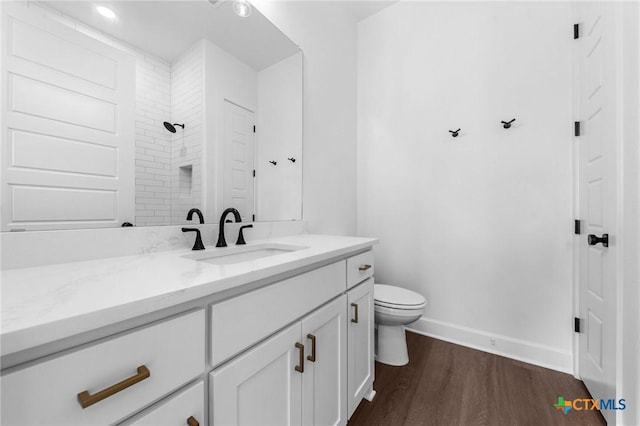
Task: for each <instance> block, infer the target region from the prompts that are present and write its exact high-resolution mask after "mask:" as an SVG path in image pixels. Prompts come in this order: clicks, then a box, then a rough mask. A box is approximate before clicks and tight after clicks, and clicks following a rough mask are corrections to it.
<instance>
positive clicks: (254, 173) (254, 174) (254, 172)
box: [253, 169, 256, 177]
mask: <svg viewBox="0 0 640 426" xmlns="http://www.w3.org/2000/svg"><path fill="white" fill-rule="evenodd" d="M253 177H256V170H255V169H254V170H253Z"/></svg>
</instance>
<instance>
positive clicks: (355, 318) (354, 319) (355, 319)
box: [351, 303, 358, 324]
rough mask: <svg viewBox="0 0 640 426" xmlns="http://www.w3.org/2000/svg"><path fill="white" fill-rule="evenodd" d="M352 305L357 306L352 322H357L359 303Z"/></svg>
mask: <svg viewBox="0 0 640 426" xmlns="http://www.w3.org/2000/svg"><path fill="white" fill-rule="evenodd" d="M351 306H353V307H354V308H356V311H355V316H354V318H351V322H355V323H356V324H357V323H358V304H357V303H352V304H351Z"/></svg>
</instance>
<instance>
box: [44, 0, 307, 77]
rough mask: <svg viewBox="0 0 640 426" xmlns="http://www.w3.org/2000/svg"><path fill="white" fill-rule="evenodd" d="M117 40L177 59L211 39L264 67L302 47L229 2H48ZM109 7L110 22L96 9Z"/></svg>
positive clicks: (257, 14)
mask: <svg viewBox="0 0 640 426" xmlns="http://www.w3.org/2000/svg"><path fill="white" fill-rule="evenodd" d="M41 3H42V4H45V5H46V6H47V7H49V8H52V9H55V10H58V11H60V12H62V13H64V14H65V15H68V16H70V17H72V18H74V19H76V20H78V21H81V22H83V23H85V24H87V25H89V26H91V27H93V28H95V29H98V30H99V31H101V32H103V33H106V34H109V35H110V36H112V37H115V38H116V39H118V40H121V41H124V42H126V43H128V44H131V45H133V46H135V47H137V48H139V49H141V50H143V51H146V52H149V53H151V54H152V55H154V56H157V57H159V58H162V59H164V60H166V61H169V62H173V61H175V60H176V59H177V58H178V57H179V56H180V55H181V54H182V53H183V52H185V51H186V50H187V49H188V48H190V47H191V46H193V44H194V43H196V42H197V41H198V40H200V39H202V38H206V39H208V40H209V41H211V42H213V43H215V44H216V45H218V46H219V47H221V48H222V49H224V50H226V51H227V52H229V53H231V54H233V55H234V56H236V57H237V58H238V59H240V60H241V61H243V62H245V63H247V64H248V65H249V66H251V67H252V68H254V69H255V70H257V71H260V70H262V69H264V68H266V67H268V66H270V65H272V64H274V63H276V62H279V61H280V60H282V59H284V58H287V57H289V56H291V55H292V54H294V53H296V52H298V51H299V49H298V47H297V46H296V45H295V44H294V43H293V42H292V41H291V40H290V39H289V38H288V37H287V36H285V35H284V34H283V33H282V32H281V31H280V30H279V29H278V28H277V27H276V26H275V25H273V24H272V23H271V22H270V21H269V20H268V19H267V18H265V17H264V16H263V15H262V14H261V13H260V12H259V11H257V10H256V8H253V13H252V14H251V15H250V16H249V17H247V18H241V17H239V16H237V15H236V14H235V13H234V12H233V10H232V5H231V2H230V1H219V2H217V3H216V4H211V3H210V2H209V1H207V0H181V1H109V0H108V1H100V2H95V3H94V2H89V1H43V2H41ZM96 5H101V6H106V7H108V8H110V9H111V10H113V11H114V12H115V13H116V14H117V18H116V19H114V20H107V19H105V18H104V17H102V16H101V15H100V14H98V12H97V11H96V9H95V6H96Z"/></svg>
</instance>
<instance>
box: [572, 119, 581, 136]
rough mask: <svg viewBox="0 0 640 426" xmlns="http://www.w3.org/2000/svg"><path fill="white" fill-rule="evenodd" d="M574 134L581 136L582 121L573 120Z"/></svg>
mask: <svg viewBox="0 0 640 426" xmlns="http://www.w3.org/2000/svg"><path fill="white" fill-rule="evenodd" d="M573 136H580V122H579V121H574V122H573Z"/></svg>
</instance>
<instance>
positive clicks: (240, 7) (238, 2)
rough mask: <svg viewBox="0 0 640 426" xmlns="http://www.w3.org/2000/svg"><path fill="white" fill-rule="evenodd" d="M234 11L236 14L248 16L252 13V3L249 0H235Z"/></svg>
mask: <svg viewBox="0 0 640 426" xmlns="http://www.w3.org/2000/svg"><path fill="white" fill-rule="evenodd" d="M233 11H234V12H235V13H236V15H238V16H241V17H243V18H246V17H247V16H249V15H251V4H250V3H249V1H248V0H235V1H234V2H233Z"/></svg>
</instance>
